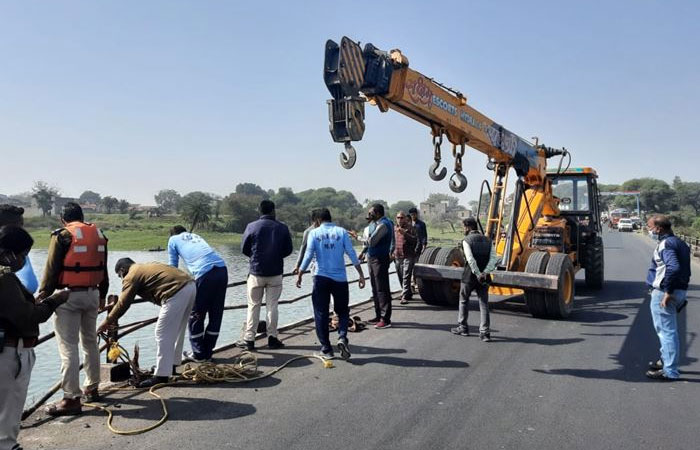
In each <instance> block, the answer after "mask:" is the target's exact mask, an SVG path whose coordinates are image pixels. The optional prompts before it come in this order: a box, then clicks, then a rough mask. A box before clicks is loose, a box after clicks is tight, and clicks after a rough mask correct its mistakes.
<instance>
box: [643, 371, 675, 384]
mask: <svg viewBox="0 0 700 450" xmlns="http://www.w3.org/2000/svg"><path fill="white" fill-rule="evenodd" d="M645 375H646V376H647V377H649V378H651V379H652V380H657V381H676V378H669V377H667V376H666V372H664V371H663V369H662V370H647V373H646V374H645Z"/></svg>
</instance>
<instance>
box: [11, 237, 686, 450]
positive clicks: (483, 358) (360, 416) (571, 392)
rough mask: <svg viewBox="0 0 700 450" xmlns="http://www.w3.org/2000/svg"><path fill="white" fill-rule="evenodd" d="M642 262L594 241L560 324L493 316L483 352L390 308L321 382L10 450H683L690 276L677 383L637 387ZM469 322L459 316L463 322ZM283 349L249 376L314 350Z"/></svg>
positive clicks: (652, 346) (441, 326)
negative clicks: (599, 253)
mask: <svg viewBox="0 0 700 450" xmlns="http://www.w3.org/2000/svg"><path fill="white" fill-rule="evenodd" d="M652 249H653V245H652V242H651V241H650V240H649V239H648V238H646V237H645V236H642V235H637V234H620V233H617V232H615V233H608V234H606V235H605V257H606V264H605V268H606V279H607V281H606V284H605V288H604V289H603V290H602V291H599V292H589V291H586V290H585V287H584V286H583V283H582V282H578V283H577V296H576V310H575V312H574V313H573V315H572V316H571V318H570V319H569V320H566V321H550V320H538V319H534V318H532V317H530V316H529V315H528V314H527V312H526V311H525V309H524V307H523V306H521V305H518V304H513V303H500V304H498V305H494V311H493V314H492V326H493V328H494V332H493V338H494V340H493V342H491V343H482V342H480V341H479V339H478V337H476V336H472V337H460V336H454V335H452V334H450V333H449V331H448V330H449V328H450V327H452V326H454V323H455V322H456V311H453V310H444V309H435V308H431V307H428V306H426V305H423V304H419V303H413V304H409V305H408V306H407V307H400V306H397V307H396V308H395V312H394V327H393V328H391V329H388V330H375V329H373V328H372V329H369V330H366V331H363V332H362V333H359V334H352V335H351V336H350V338H351V350H352V351H353V358H352V359H351V360H350V361H349V362H343V361H338V362H336V364H335V365H336V367H335V368H334V369H324V368H322V366H321V364H319V363H318V361H302V362H300V363H295V364H294V365H293V367H291V368H288V369H285V370H283V371H282V372H279V373H278V374H275V375H274V376H273V377H270V378H267V379H265V380H261V381H257V382H253V383H248V384H245V385H217V386H206V387H200V386H198V387H178V388H165V389H163V390H161V391H160V392H161V393H163V395H164V396H165V397H166V398H168V399H169V400H168V406H169V409H170V418H169V420H168V422H167V423H166V424H165V425H163V426H162V427H160V428H158V429H156V430H154V431H151V432H149V433H147V434H143V435H139V436H131V437H129V436H116V435H113V434H111V433H110V432H109V431H107V429H106V428H105V427H104V422H105V418H104V414H103V413H101V412H97V411H94V412H90V413H88V414H85V415H83V416H81V417H79V418H72V419H63V420H50V421H45V420H44V419H43V418H42V417H41V416H40V415H39V416H37V417H32V418H30V419H29V420H28V421H27V424H37V425H39V426H34V427H31V428H28V429H25V430H23V431H22V433H21V434H20V441H21V442H23V444H24V446H25V448H66V449H68V448H70V449H97V448H100V449H105V448H119V449H123V450H127V449H140V450H143V449H178V450H184V449H209V448H212V449H219V448H243V449H320V448H340V449H355V450H356V449H360V448H370V449H373V448H382V449H384V448H392V449H393V448H401V449H447V448H451V449H616V450H622V449H634V450H639V449H656V448H659V449H661V448H663V449H697V448H700V431H699V430H698V424H697V418H698V417H700V390H699V388H700V385H699V384H698V383H700V363H699V362H698V356H699V355H700V351H698V348H697V347H696V346H694V345H693V344H694V341H695V337H696V336H697V331H696V330H697V329H698V326H699V325H700V307H697V305H695V304H694V303H696V300H697V298H698V297H699V296H700V283H698V275H697V274H698V273H699V272H700V266H698V265H697V264H694V267H693V270H694V274H695V275H694V277H693V279H692V280H691V289H690V291H689V294H688V297H689V300H690V306H689V307H688V308H686V309H685V312H683V313H682V314H681V316H680V330H681V336H682V339H681V342H682V344H681V345H682V348H681V352H682V353H681V371H682V377H683V381H678V382H673V383H661V382H654V381H649V380H647V378H646V377H645V376H644V371H645V369H646V365H647V363H648V362H649V361H651V360H655V359H656V358H657V357H658V346H659V345H658V340H657V338H656V336H655V334H654V332H653V329H652V324H651V316H650V313H649V298H648V295H647V292H646V291H647V290H646V288H645V286H644V283H643V280H644V277H645V273H646V269H647V265H648V262H649V259H650V254H651V251H652ZM474 303H476V302H474ZM355 313H357V312H355ZM359 314H360V315H361V316H363V317H364V318H369V317H370V316H371V315H372V314H371V313H370V311H369V310H368V309H365V310H364V311H360V312H359ZM477 320H478V311H476V310H472V313H471V315H470V322H471V323H472V324H474V325H476V322H477ZM471 328H472V331H474V332H475V333H473V334H478V333H476V326H472V327H471ZM282 337H283V338H284V339H285V341H286V342H287V344H288V348H287V349H285V351H283V352H281V351H274V352H271V351H268V350H267V349H266V348H264V347H263V348H262V349H261V350H262V351H261V352H260V353H259V356H260V364H261V368H262V369H268V368H269V367H271V366H275V365H277V364H279V363H280V362H281V361H283V360H284V359H286V358H289V357H290V356H293V355H299V354H306V353H310V352H311V351H313V350H316V344H315V336H314V335H313V329H312V328H311V327H309V326H305V327H300V328H298V329H296V330H294V331H292V332H289V333H288V334H285V335H284V336H282ZM233 354H235V352H232V353H229V354H228V355H233ZM116 397H119V396H116ZM122 397H123V396H122ZM115 411H116V416H117V417H116V419H115V425H116V426H117V427H120V428H137V427H141V426H144V425H146V424H148V423H151V422H150V421H152V420H157V418H158V417H159V416H160V411H159V404H158V402H157V401H156V400H153V399H152V398H150V397H147V396H145V395H137V396H132V395H130V396H127V397H126V398H123V399H121V400H119V408H116V409H115Z"/></svg>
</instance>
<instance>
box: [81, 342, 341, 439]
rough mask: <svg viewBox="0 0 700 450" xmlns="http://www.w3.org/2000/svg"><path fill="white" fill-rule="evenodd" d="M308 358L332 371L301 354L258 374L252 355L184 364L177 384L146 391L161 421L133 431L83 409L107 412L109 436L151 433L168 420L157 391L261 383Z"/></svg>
mask: <svg viewBox="0 0 700 450" xmlns="http://www.w3.org/2000/svg"><path fill="white" fill-rule="evenodd" d="M307 358H308V359H312V358H317V359H319V360H321V362H323V367H324V368H327V369H332V368H333V367H335V366H334V365H333V362H332V361H331V360H330V359H327V358H323V357H321V356H317V355H301V356H296V357H294V358H292V359H290V360H288V361H286V362H285V363H284V364H282V365H281V366H279V367H276V368H274V369H272V370H271V371H269V372H264V373H261V372H259V371H258V358H257V357H256V356H255V355H254V354H253V353H251V352H243V353H241V355H240V356H239V357H238V358H237V360H236V362H234V363H233V364H215V363H211V362H205V363H201V364H192V363H187V364H185V369H184V370H183V372H182V374H181V375H180V377H181V378H179V380H180V381H178V380H176V381H173V382H168V383H160V384H156V385H154V386H152V387H151V388H150V389H149V390H148V393H149V394H150V395H152V396H154V397H155V398H157V399H158V400H160V404H161V407H162V408H163V416H162V417H161V418H160V420H158V422H156V423H154V424H153V425H150V426H148V427H145V428H137V429H135V430H118V429H116V428H114V427H113V426H112V420H113V419H114V413H113V412H112V410H111V409H109V408H107V407H106V406H101V405H96V404H94V403H85V404H84V406H89V407H92V408H97V409H101V410H102V411H104V412H106V413H107V428H109V431H111V432H112V433H114V434H119V435H122V436H134V435H137V434H142V433H146V432H148V431H151V430H154V429H156V428H158V427H159V426H161V425H163V424H164V423H165V422H166V421H167V420H168V406H167V405H166V404H165V399H164V398H163V397H161V396H160V395H158V394H156V392H155V391H156V390H158V389H160V388H163V387H166V386H176V385H178V384H214V383H245V382H248V381H254V380H260V379H262V378H266V377H269V376H270V375H273V374H275V373H277V372H279V371H280V370H282V369H284V368H285V367H287V366H288V365H289V364H291V363H292V362H294V361H298V360H300V359H307Z"/></svg>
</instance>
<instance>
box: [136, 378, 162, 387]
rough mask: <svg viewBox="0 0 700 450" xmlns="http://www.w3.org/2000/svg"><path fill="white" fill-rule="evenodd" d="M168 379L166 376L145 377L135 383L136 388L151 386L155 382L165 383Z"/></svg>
mask: <svg viewBox="0 0 700 450" xmlns="http://www.w3.org/2000/svg"><path fill="white" fill-rule="evenodd" d="M168 380H169V378H168V377H151V378H146V379H145V380H143V381H142V382H140V383H139V384H137V385H136V387H137V388H152V387H153V386H155V385H156V384H163V383H167V382H168Z"/></svg>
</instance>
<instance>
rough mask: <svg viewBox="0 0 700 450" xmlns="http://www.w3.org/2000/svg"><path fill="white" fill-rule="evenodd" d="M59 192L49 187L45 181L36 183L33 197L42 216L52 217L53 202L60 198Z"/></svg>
mask: <svg viewBox="0 0 700 450" xmlns="http://www.w3.org/2000/svg"><path fill="white" fill-rule="evenodd" d="M58 195H59V191H58V189H57V188H55V187H53V186H49V185H48V184H47V183H45V182H44V181H35V182H34V187H33V188H32V197H33V198H34V199H35V200H36V204H37V205H38V206H39V209H41V213H42V216H44V217H46V215H51V210H52V209H53V202H54V199H55V198H56V197H58Z"/></svg>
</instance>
